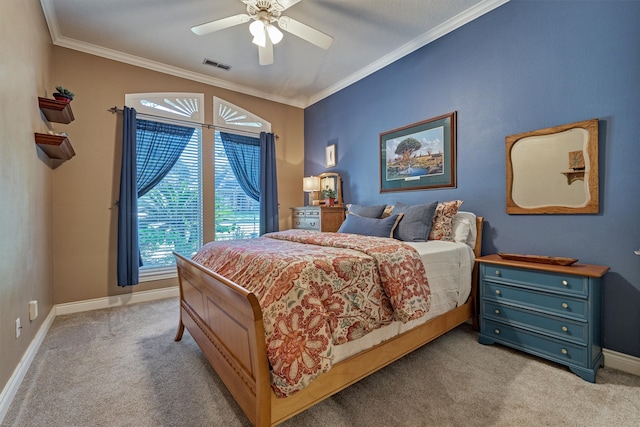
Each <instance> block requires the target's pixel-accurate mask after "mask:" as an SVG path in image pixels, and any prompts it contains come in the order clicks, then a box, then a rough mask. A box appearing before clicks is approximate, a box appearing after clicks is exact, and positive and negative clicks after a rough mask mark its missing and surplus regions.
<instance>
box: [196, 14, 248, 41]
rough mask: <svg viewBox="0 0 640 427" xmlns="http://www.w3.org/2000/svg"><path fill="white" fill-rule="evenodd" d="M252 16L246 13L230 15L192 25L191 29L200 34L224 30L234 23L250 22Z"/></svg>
mask: <svg viewBox="0 0 640 427" xmlns="http://www.w3.org/2000/svg"><path fill="white" fill-rule="evenodd" d="M250 20H251V18H250V17H249V15H247V14H246V13H241V14H239V15H234V16H229V17H227V18H222V19H218V20H217V21H211V22H207V23H206V24H201V25H196V26H195V27H191V31H193V32H194V33H196V34H197V35H199V36H203V35H205V34H209V33H213V32H214V31H219V30H224V29H225V28H229V27H233V26H234V25H240V24H244V23H245V22H249V21H250Z"/></svg>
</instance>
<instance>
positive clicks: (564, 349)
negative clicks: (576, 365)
mask: <svg viewBox="0 0 640 427" xmlns="http://www.w3.org/2000/svg"><path fill="white" fill-rule="evenodd" d="M560 352H561V353H562V354H565V355H566V354H569V352H568V351H567V349H566V348H563V349H562V350H560Z"/></svg>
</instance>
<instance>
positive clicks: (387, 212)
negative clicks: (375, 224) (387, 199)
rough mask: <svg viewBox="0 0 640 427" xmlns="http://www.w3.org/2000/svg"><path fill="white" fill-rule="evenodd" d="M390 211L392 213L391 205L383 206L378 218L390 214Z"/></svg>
mask: <svg viewBox="0 0 640 427" xmlns="http://www.w3.org/2000/svg"><path fill="white" fill-rule="evenodd" d="M392 213H393V205H387V207H386V208H384V211H383V212H382V216H381V217H380V218H386V217H388V216H391V214H392Z"/></svg>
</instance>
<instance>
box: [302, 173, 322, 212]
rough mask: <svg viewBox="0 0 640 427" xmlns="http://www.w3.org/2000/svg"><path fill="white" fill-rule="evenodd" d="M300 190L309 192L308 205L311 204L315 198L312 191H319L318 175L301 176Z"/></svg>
mask: <svg viewBox="0 0 640 427" xmlns="http://www.w3.org/2000/svg"><path fill="white" fill-rule="evenodd" d="M302 191H304V192H305V193H309V205H308V206H311V205H312V204H313V200H315V197H314V194H313V193H314V192H316V191H320V177H318V176H305V177H304V178H302Z"/></svg>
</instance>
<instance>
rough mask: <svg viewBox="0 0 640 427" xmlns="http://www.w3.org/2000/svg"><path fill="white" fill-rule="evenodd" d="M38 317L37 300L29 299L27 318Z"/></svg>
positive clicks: (33, 318)
mask: <svg viewBox="0 0 640 427" xmlns="http://www.w3.org/2000/svg"><path fill="white" fill-rule="evenodd" d="M36 317H38V300H36V299H34V300H32V301H29V320H35V318H36Z"/></svg>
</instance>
